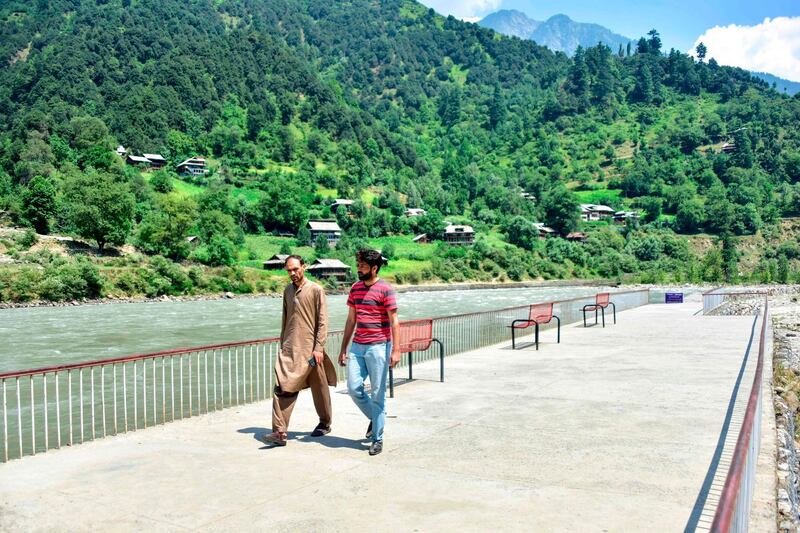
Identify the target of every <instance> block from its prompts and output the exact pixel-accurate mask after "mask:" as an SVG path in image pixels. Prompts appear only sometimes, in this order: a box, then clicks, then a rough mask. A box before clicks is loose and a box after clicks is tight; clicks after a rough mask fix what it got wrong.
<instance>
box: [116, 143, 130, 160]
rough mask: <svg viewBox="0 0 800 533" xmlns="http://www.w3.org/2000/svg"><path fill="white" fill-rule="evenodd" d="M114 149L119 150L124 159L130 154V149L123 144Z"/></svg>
mask: <svg viewBox="0 0 800 533" xmlns="http://www.w3.org/2000/svg"><path fill="white" fill-rule="evenodd" d="M114 151H115V152H117V155H118V156H120V157H121V158H123V159H124V158H125V156H126V155H128V149H127V148H125V147H124V146H122V145H121V144H120V145H119V146H117V149H116V150H114Z"/></svg>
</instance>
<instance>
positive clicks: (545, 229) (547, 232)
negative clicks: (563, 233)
mask: <svg viewBox="0 0 800 533" xmlns="http://www.w3.org/2000/svg"><path fill="white" fill-rule="evenodd" d="M533 227H534V228H536V231H537V232H538V233H539V238H540V239H545V238H547V237H555V235H556V230H554V229H553V228H551V227H549V226H545V225H544V223H542V222H534V223H533Z"/></svg>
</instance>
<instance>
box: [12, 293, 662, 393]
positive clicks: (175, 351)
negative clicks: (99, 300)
mask: <svg viewBox="0 0 800 533" xmlns="http://www.w3.org/2000/svg"><path fill="white" fill-rule="evenodd" d="M649 290H650V289H635V290H630V291H620V292H614V293H611V294H612V296H613V295H622V294H632V293H636V292H645V291H649ZM592 297H593V296H592V295H587V296H579V297H576V298H569V299H567V300H552V301H550V302H541V303H553V304H565V303H570V302H576V301H579V300H585V299H587V298H592ZM530 305H531V304H525V305H517V306H511V307H503V308H500V309H488V310H486V311H475V312H472V313H461V314H458V315H446V316H437V317H433V318H414V319H409V320H408V321H403V322H414V321H417V320H431V321H434V322H435V321H438V320H444V319H455V318H464V317H469V316H475V315H480V314H482V313H502V312H506V311H515V310H519V309H525V308H527V307H529V306H530ZM343 332H344V330H343V329H338V330H334V331H329V332H328V335H337V334H341V333H343ZM279 340H280V337H267V338H263V339H253V340H247V341H235V342H225V343H219V344H209V345H205V346H193V347H188V348H172V349H170V350H162V351H158V352H148V353H142V354H132V355H126V356H122V357H115V358H111V359H93V360H91V361H80V362H77V363H67V364H63V365H54V366H46V367H41V368H34V369H27V370H12V371H10V372H5V373H0V380H3V379H10V378H21V377H26V376H34V375H40V374H49V373H52V372H62V371H65V370H77V369H80V368H89V367H92V366H103V365H111V364H119V363H129V362H131V361H140V360H142V359H152V358H154V357H166V356H173V355H180V354H185V353H194V352H203V351H210V350H224V349H226V348H235V347H237V346H247V345H251V344H261V343H265V342H276V341H279Z"/></svg>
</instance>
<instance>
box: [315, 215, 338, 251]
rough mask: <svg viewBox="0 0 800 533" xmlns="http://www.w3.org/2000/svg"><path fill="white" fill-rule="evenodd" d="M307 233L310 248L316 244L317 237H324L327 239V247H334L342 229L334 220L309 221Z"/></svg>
mask: <svg viewBox="0 0 800 533" xmlns="http://www.w3.org/2000/svg"><path fill="white" fill-rule="evenodd" d="M307 227H308V231H309V232H310V233H311V242H310V243H309V244H310V245H311V246H313V245H314V243H315V242H317V237H319V236H320V235H324V236H325V238H326V239H328V246H336V243H337V242H339V239H340V238H341V237H342V228H340V227H339V224H337V223H336V221H335V220H309V221H308V226H307Z"/></svg>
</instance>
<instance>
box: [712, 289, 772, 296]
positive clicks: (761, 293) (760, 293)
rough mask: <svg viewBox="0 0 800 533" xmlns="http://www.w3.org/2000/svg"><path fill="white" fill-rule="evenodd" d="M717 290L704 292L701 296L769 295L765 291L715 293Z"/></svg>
mask: <svg viewBox="0 0 800 533" xmlns="http://www.w3.org/2000/svg"><path fill="white" fill-rule="evenodd" d="M718 290H719V289H713V290H711V291H708V292H704V293H703V296H765V295H768V294H769V293H768V292H767V291H726V292H716V291H718Z"/></svg>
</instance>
